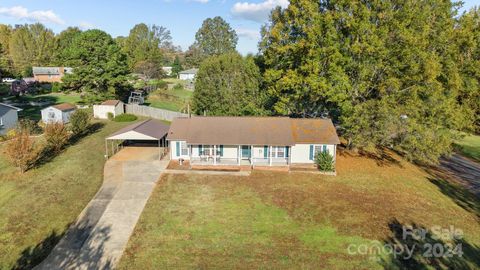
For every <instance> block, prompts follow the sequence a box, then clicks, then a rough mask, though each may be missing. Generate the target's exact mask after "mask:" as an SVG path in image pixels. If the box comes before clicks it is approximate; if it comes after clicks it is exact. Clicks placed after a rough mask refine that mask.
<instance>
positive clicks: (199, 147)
mask: <svg viewBox="0 0 480 270" xmlns="http://www.w3.org/2000/svg"><path fill="white" fill-rule="evenodd" d="M198 155H199V156H201V155H203V153H202V145H199V146H198Z"/></svg>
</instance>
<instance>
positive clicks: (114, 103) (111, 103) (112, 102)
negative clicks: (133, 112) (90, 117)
mask: <svg viewBox="0 0 480 270" xmlns="http://www.w3.org/2000/svg"><path fill="white" fill-rule="evenodd" d="M118 103H120V100H116V99H109V100H105V101H104V102H102V105H108V106H117V104H118Z"/></svg>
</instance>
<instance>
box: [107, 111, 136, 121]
mask: <svg viewBox="0 0 480 270" xmlns="http://www.w3.org/2000/svg"><path fill="white" fill-rule="evenodd" d="M135 120H137V116H135V115H133V114H128V113H124V114H120V115H117V116H115V118H113V121H115V122H132V121H135Z"/></svg>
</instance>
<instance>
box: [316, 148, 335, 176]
mask: <svg viewBox="0 0 480 270" xmlns="http://www.w3.org/2000/svg"><path fill="white" fill-rule="evenodd" d="M315 164H317V168H318V169H319V170H320V171H324V172H333V171H335V166H334V159H333V156H332V155H330V153H328V152H327V151H325V152H323V151H322V152H319V153H317V154H316V155H315Z"/></svg>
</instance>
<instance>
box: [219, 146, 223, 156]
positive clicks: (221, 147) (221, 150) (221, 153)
mask: <svg viewBox="0 0 480 270" xmlns="http://www.w3.org/2000/svg"><path fill="white" fill-rule="evenodd" d="M220 156H221V157H223V145H220Z"/></svg>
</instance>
